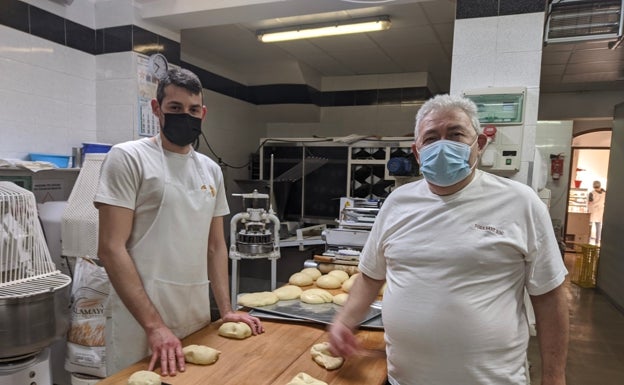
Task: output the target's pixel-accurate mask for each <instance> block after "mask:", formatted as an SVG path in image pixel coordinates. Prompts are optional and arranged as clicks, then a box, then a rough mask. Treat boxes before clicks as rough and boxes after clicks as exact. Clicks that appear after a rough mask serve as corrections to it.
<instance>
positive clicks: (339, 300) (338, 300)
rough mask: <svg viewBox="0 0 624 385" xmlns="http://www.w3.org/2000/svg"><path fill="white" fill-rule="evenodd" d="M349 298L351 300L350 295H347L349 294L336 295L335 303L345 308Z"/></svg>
mask: <svg viewBox="0 0 624 385" xmlns="http://www.w3.org/2000/svg"><path fill="white" fill-rule="evenodd" d="M347 298H349V294H347V293H340V294H336V295H335V296H334V300H333V302H334V303H335V304H336V305H340V306H344V304H345V303H346V302H347Z"/></svg>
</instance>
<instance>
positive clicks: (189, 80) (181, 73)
mask: <svg viewBox="0 0 624 385" xmlns="http://www.w3.org/2000/svg"><path fill="white" fill-rule="evenodd" d="M170 84H173V85H174V86H177V87H182V88H184V89H187V90H189V91H190V92H191V93H193V94H195V95H197V94H199V95H202V84H201V81H199V78H198V77H197V75H195V74H194V73H192V72H191V71H189V70H187V69H184V68H182V69H177V68H172V69H170V70H169V71H167V76H165V77H164V78H163V79H160V81H159V82H158V88H157V89H156V100H158V103H159V104H160V103H162V101H163V99H164V98H165V87H167V86H168V85H170ZM202 100H203V95H202Z"/></svg>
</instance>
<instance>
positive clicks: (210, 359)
mask: <svg viewBox="0 0 624 385" xmlns="http://www.w3.org/2000/svg"><path fill="white" fill-rule="evenodd" d="M182 352H183V353H184V360H185V361H186V362H190V363H191V364H197V365H210V364H214V363H215V362H217V360H218V359H219V354H221V352H220V351H218V350H216V349H213V348H210V347H208V346H204V345H188V346H185V347H183V348H182Z"/></svg>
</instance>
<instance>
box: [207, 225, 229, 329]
mask: <svg viewBox="0 0 624 385" xmlns="http://www.w3.org/2000/svg"><path fill="white" fill-rule="evenodd" d="M207 258H208V279H210V288H211V290H212V295H213V297H214V299H215V301H216V302H217V307H218V308H219V313H220V316H221V318H223V317H224V316H225V315H226V314H228V313H231V312H232V311H233V310H232V305H231V303H230V292H229V289H230V284H229V278H228V249H227V246H226V244H225V237H224V234H223V217H215V218H213V219H212V223H211V224H210V234H208V255H207Z"/></svg>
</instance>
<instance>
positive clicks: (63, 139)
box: [0, 25, 96, 159]
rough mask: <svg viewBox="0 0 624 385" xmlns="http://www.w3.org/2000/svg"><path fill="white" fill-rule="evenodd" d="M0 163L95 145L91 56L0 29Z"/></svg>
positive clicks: (92, 58)
mask: <svg viewBox="0 0 624 385" xmlns="http://www.w3.org/2000/svg"><path fill="white" fill-rule="evenodd" d="M0 74H1V75H0V158H17V159H26V157H27V155H28V153H30V152H45V153H54V154H62V155H71V149H72V147H77V146H80V145H81V143H82V142H94V141H96V130H95V127H96V119H95V116H96V114H95V104H96V91H95V89H96V87H95V56H93V55H90V54H86V53H84V52H80V51H77V50H74V49H72V48H68V47H65V46H62V45H59V44H56V43H53V42H50V41H48V40H44V39H41V38H39V37H36V36H33V35H30V34H27V33H24V32H21V31H18V30H15V29H12V28H9V27H6V26H2V25H0Z"/></svg>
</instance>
